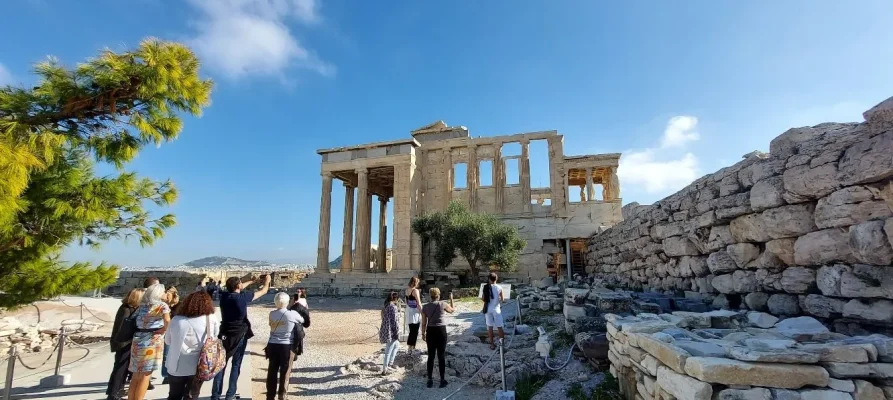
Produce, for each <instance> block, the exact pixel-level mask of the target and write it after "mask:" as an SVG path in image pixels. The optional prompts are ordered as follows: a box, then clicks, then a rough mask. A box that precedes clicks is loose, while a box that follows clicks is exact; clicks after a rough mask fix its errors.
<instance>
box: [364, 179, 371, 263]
mask: <svg viewBox="0 0 893 400" xmlns="http://www.w3.org/2000/svg"><path fill="white" fill-rule="evenodd" d="M365 216H366V220H365V221H364V223H363V224H364V225H366V237H365V238H364V239H363V243H365V244H366V263H365V264H363V265H364V266H365V267H366V269H364V270H362V271H363V272H369V263H371V262H372V192H370V191H367V192H366V212H365Z"/></svg>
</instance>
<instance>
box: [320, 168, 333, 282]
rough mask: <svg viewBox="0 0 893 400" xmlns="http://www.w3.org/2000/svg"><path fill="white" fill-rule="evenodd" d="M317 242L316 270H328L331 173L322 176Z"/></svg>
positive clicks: (324, 173)
mask: <svg viewBox="0 0 893 400" xmlns="http://www.w3.org/2000/svg"><path fill="white" fill-rule="evenodd" d="M319 203H320V204H319V241H318V243H319V244H318V246H317V249H316V250H317V252H316V268H318V269H319V270H320V271H322V270H323V269H328V268H329V233H330V224H331V222H332V173H330V172H323V174H322V197H321V199H320V202H319Z"/></svg>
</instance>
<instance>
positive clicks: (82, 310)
mask: <svg viewBox="0 0 893 400" xmlns="http://www.w3.org/2000/svg"><path fill="white" fill-rule="evenodd" d="M78 309H80V310H81V320H82V321H83V320H84V303H81V305H80V307H78Z"/></svg>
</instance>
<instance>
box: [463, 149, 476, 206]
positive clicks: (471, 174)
mask: <svg viewBox="0 0 893 400" xmlns="http://www.w3.org/2000/svg"><path fill="white" fill-rule="evenodd" d="M466 171H468V179H467V180H466V187H467V188H468V189H467V190H468V209H469V210H470V211H471V212H475V211H477V187H478V157H477V148H476V147H475V145H474V144H473V143H472V144H470V145H469V146H468V168H466Z"/></svg>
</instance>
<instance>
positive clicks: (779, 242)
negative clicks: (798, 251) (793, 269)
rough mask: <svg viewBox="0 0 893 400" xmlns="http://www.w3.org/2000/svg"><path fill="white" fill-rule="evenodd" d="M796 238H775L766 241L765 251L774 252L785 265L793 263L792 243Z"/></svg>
mask: <svg viewBox="0 0 893 400" xmlns="http://www.w3.org/2000/svg"><path fill="white" fill-rule="evenodd" d="M795 242H796V239H793V238H786V239H775V240H771V241H769V242H766V252H767V253H771V254H774V255H775V256H776V257H778V259H780V260H781V261H782V262H784V263H785V264H787V265H794V243H795Z"/></svg>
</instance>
